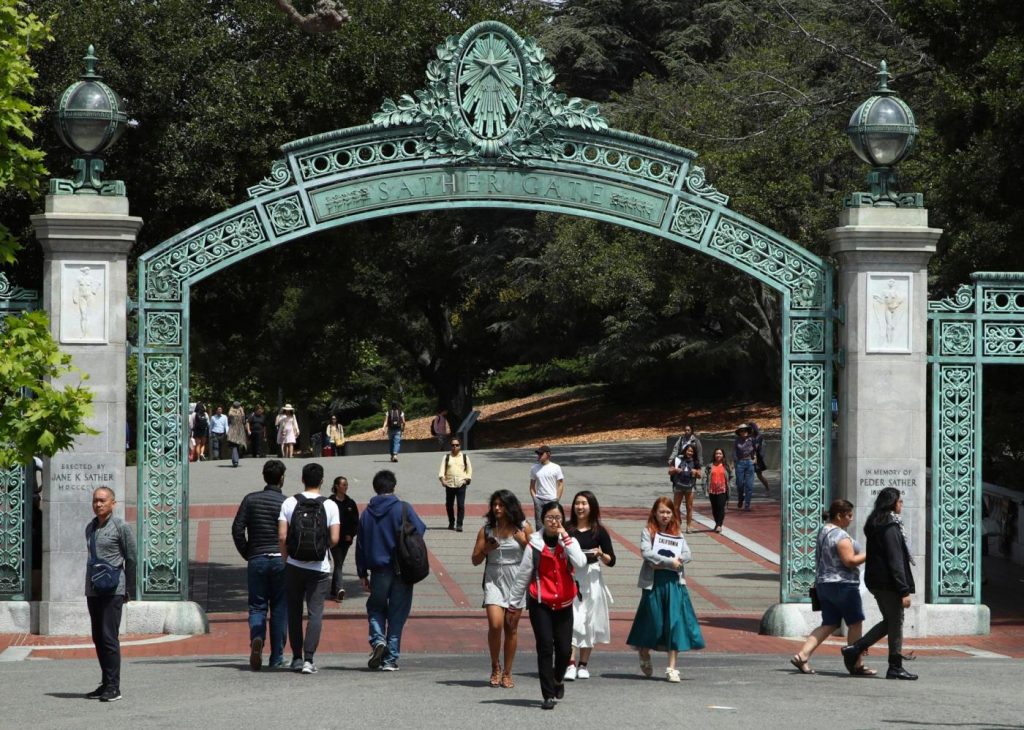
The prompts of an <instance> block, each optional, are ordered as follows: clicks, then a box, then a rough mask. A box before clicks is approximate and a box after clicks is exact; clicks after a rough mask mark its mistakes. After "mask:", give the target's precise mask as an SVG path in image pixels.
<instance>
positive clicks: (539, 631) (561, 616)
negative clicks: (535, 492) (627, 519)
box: [507, 502, 587, 710]
mask: <svg viewBox="0 0 1024 730" xmlns="http://www.w3.org/2000/svg"><path fill="white" fill-rule="evenodd" d="M564 520H565V512H564V510H563V509H562V505H561V504H559V503H558V502H546V503H545V504H544V505H543V507H541V522H542V524H543V525H544V528H543V530H542V531H540V532H536V533H534V534H533V536H532V537H531V538H530V545H529V547H528V548H527V549H526V551H525V552H524V554H523V562H522V563H520V564H519V571H518V572H517V574H516V583H515V588H514V590H513V592H512V599H511V602H512V605H513V606H515V608H512V609H509V611H508V616H507V620H508V621H510V622H511V623H512V624H513V625H515V624H516V623H517V622H518V621H519V617H520V615H521V613H522V607H523V605H524V604H526V605H527V606H528V607H529V610H530V625H531V626H532V627H533V635H534V637H535V638H536V640H537V672H538V674H539V675H540V692H541V696H542V697H543V698H544V699H543V702H542V704H541V708H542V709H545V710H553V709H555V700H560V699H562V697H564V696H565V684H564V681H563V680H564V678H565V670H566V668H567V667H568V666H569V657H570V656H571V655H572V622H573V611H572V604H573V601H574V600H575V598H576V583H575V581H574V579H573V570H574V569H582V568H585V567H586V565H587V558H586V556H585V555H584V554H583V551H582V550H581V549H580V544H579V542H577V541H576V539H575V538H573V537H570V536H569V533H568V532H566V531H565V526H564V525H563V524H562V523H563V522H564Z"/></svg>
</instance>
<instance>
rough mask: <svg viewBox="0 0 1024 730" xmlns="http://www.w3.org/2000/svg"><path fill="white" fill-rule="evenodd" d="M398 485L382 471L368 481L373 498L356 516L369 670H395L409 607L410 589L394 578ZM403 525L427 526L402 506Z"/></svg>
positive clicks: (399, 516)
mask: <svg viewBox="0 0 1024 730" xmlns="http://www.w3.org/2000/svg"><path fill="white" fill-rule="evenodd" d="M397 486H398V481H397V480H396V479H395V475H394V472H391V471H388V470H387V469H385V470H383V471H379V472H377V473H376V474H375V475H374V477H373V491H374V492H375V493H376V495H377V496H375V497H374V498H373V499H371V500H370V503H369V504H367V505H366V509H364V510H363V513H362V514H361V515H360V516H359V530H358V532H357V534H356V572H357V573H358V574H359V580H360V581H361V582H362V584H363V590H365V591H368V592H369V593H370V597H369V598H368V599H367V601H366V616H367V619H368V620H369V624H370V659H369V661H368V662H367V666H368V667H370V669H380V670H382V671H385V672H397V671H398V654H399V652H400V651H401V645H402V628H403V627H404V626H405V621H406V619H408V618H409V610H410V609H411V608H412V588H413V587H412V586H411V585H409V584H408V583H403V582H402V580H401V579H400V578H399V577H398V576H397V575H396V574H395V568H394V557H395V545H396V543H397V537H398V531H399V530H400V529H401V528H402V500H400V499H399V498H398V497H396V496H395V487H397ZM406 514H407V516H408V519H409V522H411V523H412V524H413V525H414V526H415V527H416V531H417V532H419V533H420V534H421V535H422V534H423V533H424V532H425V531H426V529H427V526H426V525H424V524H423V521H422V520H421V519H420V518H419V516H418V515H417V514H416V512H415V511H414V510H413V508H412V505H408V506H407V512H406Z"/></svg>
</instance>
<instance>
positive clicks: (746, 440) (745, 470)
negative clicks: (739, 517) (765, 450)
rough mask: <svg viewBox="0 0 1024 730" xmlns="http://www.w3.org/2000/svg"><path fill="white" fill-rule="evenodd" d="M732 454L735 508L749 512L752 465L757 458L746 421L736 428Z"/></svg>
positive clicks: (752, 487) (752, 481)
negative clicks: (734, 474) (734, 477)
mask: <svg viewBox="0 0 1024 730" xmlns="http://www.w3.org/2000/svg"><path fill="white" fill-rule="evenodd" d="M733 456H734V457H735V460H736V461H735V463H736V509H741V510H743V511H744V512H749V511H750V500H751V499H753V497H754V466H755V462H756V460H757V449H756V446H755V444H754V439H753V438H751V436H750V426H749V425H747V424H746V423H744V424H741V425H740V426H738V427H737V428H736V441H735V443H734V444H733Z"/></svg>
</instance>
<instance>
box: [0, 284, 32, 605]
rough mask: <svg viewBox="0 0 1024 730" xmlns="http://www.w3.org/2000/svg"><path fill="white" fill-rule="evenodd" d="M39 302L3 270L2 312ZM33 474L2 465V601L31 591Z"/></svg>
mask: <svg viewBox="0 0 1024 730" xmlns="http://www.w3.org/2000/svg"><path fill="white" fill-rule="evenodd" d="M38 306H39V293H38V292H35V291H32V290H30V289H23V288H22V287H20V286H11V283H10V282H9V281H8V279H7V275H6V274H4V273H3V272H0V316H2V315H4V314H16V313H18V312H25V311H29V310H32V309H36V308H37V307H38ZM31 474H32V471H31V470H30V469H29V468H28V467H27V466H16V467H13V468H10V469H0V601H27V600H29V594H30V593H31V589H30V583H29V581H30V576H31V575H32V549H31V548H32V482H31V481H30V480H29V476H30V475H31Z"/></svg>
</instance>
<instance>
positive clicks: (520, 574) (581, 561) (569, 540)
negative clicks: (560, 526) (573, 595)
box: [508, 530, 587, 608]
mask: <svg viewBox="0 0 1024 730" xmlns="http://www.w3.org/2000/svg"><path fill="white" fill-rule="evenodd" d="M561 546H562V550H564V554H565V557H566V558H567V559H568V561H569V564H570V566H572V567H573V568H580V569H582V568H586V567H587V556H586V555H585V554H584V553H583V550H582V549H580V544H579V542H578V541H577V540H576V538H575V537H571V536H566V537H565V538H564V539H563V540H562V543H561ZM545 550H546V551H547V552H548V553H549V554H550V553H552V552H553V551H552V549H551V548H549V547H548V546H547V545H546V544H545V543H544V535H543V530H538V531H537V532H535V533H533V534H532V535H530V544H529V545H528V546H527V548H526V550H524V551H523V559H522V562H520V563H519V569H518V571H517V572H516V579H515V583H514V584H513V586H512V595H511V597H510V598H509V601H508V605H509V606H512V607H515V608H522V607H523V606H525V605H526V597H527V595H528V594H529V593H530V582H531V580H532V581H533V582H534V584H535V585H536V591H535V593H536V594H537V595H536V596H534V597H535V598H537V599H538V600H539V599H540V597H541V595H540V594H541V584H542V582H543V581H542V579H541V576H540V575H539V574H538V575H534V572H533V556H534V553H539V552H543V551H545ZM569 601H570V604H571V601H572V599H569Z"/></svg>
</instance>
